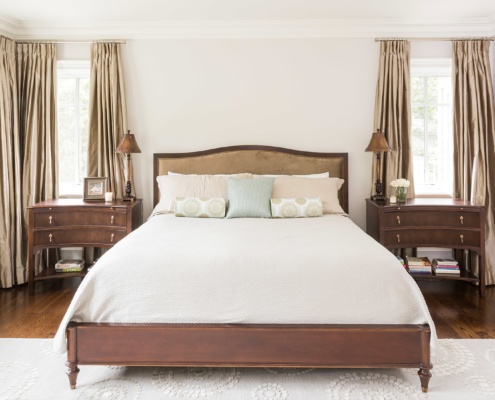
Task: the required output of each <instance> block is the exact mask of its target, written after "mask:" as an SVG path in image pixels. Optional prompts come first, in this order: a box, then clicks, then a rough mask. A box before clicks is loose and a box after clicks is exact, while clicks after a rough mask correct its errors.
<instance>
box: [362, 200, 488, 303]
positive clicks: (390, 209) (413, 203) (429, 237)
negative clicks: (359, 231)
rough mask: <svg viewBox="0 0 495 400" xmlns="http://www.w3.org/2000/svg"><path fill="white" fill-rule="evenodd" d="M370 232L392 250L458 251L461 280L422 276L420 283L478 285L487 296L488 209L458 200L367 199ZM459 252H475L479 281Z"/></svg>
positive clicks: (368, 228)
mask: <svg viewBox="0 0 495 400" xmlns="http://www.w3.org/2000/svg"><path fill="white" fill-rule="evenodd" d="M366 232H367V233H368V234H369V235H370V236H372V237H373V238H375V239H376V240H377V241H378V242H380V243H381V244H382V245H383V246H385V247H386V248H388V249H389V250H392V249H405V248H413V249H416V248H417V247H444V248H451V249H454V250H456V253H458V254H457V257H456V258H457V259H458V261H461V262H460V266H461V275H460V276H444V275H442V276H436V275H434V274H431V275H426V276H425V275H420V276H415V277H414V278H417V279H457V280H463V281H470V282H477V283H478V284H479V293H480V296H481V297H484V295H485V207H483V206H477V205H474V204H472V203H470V202H464V201H460V200H455V199H409V200H408V201H407V203H406V204H390V203H389V202H388V201H386V202H376V201H373V200H370V199H366ZM459 250H471V251H474V252H475V253H477V254H478V255H479V257H480V259H479V277H477V276H475V275H473V274H471V273H470V272H469V271H467V270H466V269H465V268H463V265H462V256H461V253H460V251H459Z"/></svg>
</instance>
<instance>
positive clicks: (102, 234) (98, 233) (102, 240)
mask: <svg viewBox="0 0 495 400" xmlns="http://www.w3.org/2000/svg"><path fill="white" fill-rule="evenodd" d="M126 235H127V232H126V231H123V230H117V229H44V230H42V231H35V232H34V247H36V246H53V247H57V246H71V245H79V246H84V245H86V244H89V245H95V246H97V245H101V246H112V245H114V244H115V243H117V242H118V241H119V240H121V239H122V238H124V237H125V236H126Z"/></svg>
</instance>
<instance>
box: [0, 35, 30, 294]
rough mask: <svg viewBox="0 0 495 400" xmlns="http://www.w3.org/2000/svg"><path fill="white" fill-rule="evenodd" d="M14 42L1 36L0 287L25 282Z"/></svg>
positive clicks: (20, 152) (20, 153)
mask: <svg viewBox="0 0 495 400" xmlns="http://www.w3.org/2000/svg"><path fill="white" fill-rule="evenodd" d="M16 51H17V49H16V44H15V42H14V41H13V40H10V39H7V38H4V37H0V174H1V177H2V179H1V180H0V194H1V195H0V287H2V288H8V287H12V286H13V285H14V284H15V283H24V282H25V276H26V275H25V273H24V268H25V261H26V257H25V254H24V252H25V250H26V249H25V242H23V234H22V214H21V211H22V198H21V182H22V174H21V155H22V151H21V141H20V136H19V117H18V100H17V80H16Z"/></svg>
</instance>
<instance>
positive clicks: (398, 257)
mask: <svg viewBox="0 0 495 400" xmlns="http://www.w3.org/2000/svg"><path fill="white" fill-rule="evenodd" d="M396 257H397V260H399V262H400V263H401V264H402V266H403V267H404V268H405V269H407V267H406V263H405V262H404V259H403V258H402V257H401V256H396Z"/></svg>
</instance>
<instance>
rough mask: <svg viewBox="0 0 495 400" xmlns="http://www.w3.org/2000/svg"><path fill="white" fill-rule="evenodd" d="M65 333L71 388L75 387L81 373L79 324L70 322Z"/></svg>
mask: <svg viewBox="0 0 495 400" xmlns="http://www.w3.org/2000/svg"><path fill="white" fill-rule="evenodd" d="M65 335H66V339H67V362H66V363H65V365H66V367H67V368H68V369H67V372H66V373H67V376H68V377H69V383H70V388H71V389H75V388H76V381H77V374H78V373H79V368H78V367H77V326H75V325H74V324H73V323H72V322H69V325H67V330H66V331H65Z"/></svg>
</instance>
